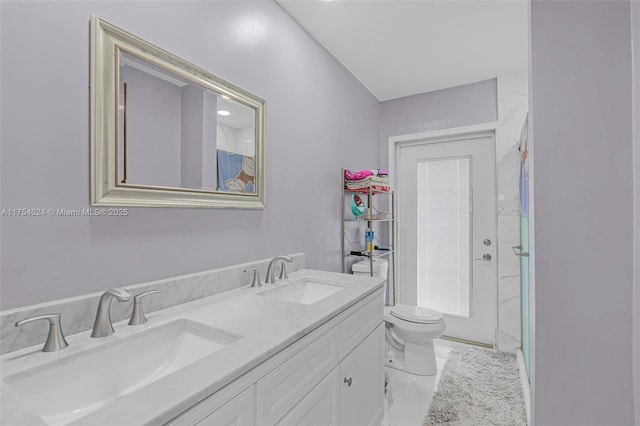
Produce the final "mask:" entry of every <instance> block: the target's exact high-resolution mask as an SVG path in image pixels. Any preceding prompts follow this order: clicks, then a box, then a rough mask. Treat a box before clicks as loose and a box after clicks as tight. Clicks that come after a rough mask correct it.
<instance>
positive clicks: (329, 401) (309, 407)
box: [276, 366, 340, 426]
mask: <svg viewBox="0 0 640 426" xmlns="http://www.w3.org/2000/svg"><path fill="white" fill-rule="evenodd" d="M339 379H340V367H338V366H336V368H334V369H333V371H332V372H331V373H329V374H327V376H326V377H325V378H324V379H322V381H321V382H320V383H318V385H317V386H316V387H315V388H313V390H312V391H311V392H309V393H308V394H307V395H306V396H305V397H304V398H303V399H302V400H301V401H300V402H298V404H296V406H295V407H293V409H292V410H291V411H289V412H288V413H287V415H285V416H284V417H283V418H282V419H280V420H279V421H278V422H277V423H276V425H277V426H294V425H295V426H318V425H327V426H329V425H337V424H338V419H339V412H338V408H339V407H338V405H339V404H340V385H339V383H340V382H339Z"/></svg>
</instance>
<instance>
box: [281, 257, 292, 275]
mask: <svg viewBox="0 0 640 426" xmlns="http://www.w3.org/2000/svg"><path fill="white" fill-rule="evenodd" d="M287 257H288V256H287ZM290 262H293V259H292V258H290V257H288V259H283V261H282V263H281V265H282V268H281V269H280V276H279V277H278V278H279V279H281V280H288V279H289V275H287V263H290Z"/></svg>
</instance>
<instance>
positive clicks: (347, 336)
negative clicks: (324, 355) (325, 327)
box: [339, 291, 384, 359]
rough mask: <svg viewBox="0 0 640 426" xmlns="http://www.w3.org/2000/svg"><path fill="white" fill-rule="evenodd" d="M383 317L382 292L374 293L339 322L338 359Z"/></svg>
mask: <svg viewBox="0 0 640 426" xmlns="http://www.w3.org/2000/svg"><path fill="white" fill-rule="evenodd" d="M383 319H384V293H383V292H382V291H379V292H376V293H374V298H373V299H372V300H370V301H369V303H367V304H366V305H364V306H363V307H362V308H360V309H359V310H357V311H356V312H354V313H353V314H352V315H351V316H349V317H348V318H347V319H345V320H344V321H342V322H341V323H340V327H339V329H340V359H343V358H344V357H345V356H347V355H348V354H349V352H351V351H352V350H353V348H355V347H356V346H358V343H360V342H361V341H362V340H363V339H364V338H365V337H367V336H368V335H369V333H371V331H372V330H373V329H374V328H376V326H378V325H379V324H380V323H381V322H382V321H383Z"/></svg>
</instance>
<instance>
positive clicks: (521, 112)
mask: <svg viewBox="0 0 640 426" xmlns="http://www.w3.org/2000/svg"><path fill="white" fill-rule="evenodd" d="M497 92H498V128H497V129H496V160H497V161H496V163H497V167H498V253H499V256H498V259H499V261H498V336H497V346H498V349H499V350H501V351H507V352H515V351H516V349H517V348H519V347H520V343H521V339H520V327H521V321H520V258H519V257H518V256H516V255H515V254H514V252H513V249H512V247H514V246H518V245H519V244H520V202H519V191H518V183H519V172H520V152H519V150H518V147H519V143H520V132H521V130H522V126H523V124H524V120H525V117H526V115H527V110H528V102H529V100H528V98H529V95H528V92H529V91H528V75H527V73H525V72H523V73H512V74H505V75H501V76H498V84H497Z"/></svg>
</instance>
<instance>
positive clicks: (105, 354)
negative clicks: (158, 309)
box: [4, 319, 240, 425]
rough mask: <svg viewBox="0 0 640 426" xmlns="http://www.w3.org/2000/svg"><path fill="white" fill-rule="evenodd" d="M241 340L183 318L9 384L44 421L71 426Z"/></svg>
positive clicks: (11, 377) (46, 366)
mask: <svg viewBox="0 0 640 426" xmlns="http://www.w3.org/2000/svg"><path fill="white" fill-rule="evenodd" d="M239 338H240V336H236V335H232V334H230V333H227V332H225V331H222V330H218V329H215V328H211V327H207V326H204V325H202V324H199V323H197V322H193V321H189V320H185V319H181V320H177V321H173V322H170V323H168V324H164V325H161V326H158V327H155V328H151V329H149V330H148V331H145V332H143V333H139V334H136V335H132V336H128V337H125V338H122V339H121V340H114V341H113V342H108V343H106V344H105V345H101V346H99V347H95V348H91V349H88V350H86V351H83V352H79V353H76V354H71V355H69V356H68V357H66V358H61V359H60V360H57V361H53V362H51V363H48V364H44V365H40V366H37V367H33V368H31V369H27V370H25V371H21V372H18V373H15V374H12V375H9V376H7V377H5V378H4V380H5V382H6V383H7V384H8V385H9V387H10V388H11V389H12V390H13V391H14V392H15V393H16V394H17V395H18V396H19V397H20V399H21V400H22V401H23V402H24V404H25V405H26V406H28V407H29V408H31V409H32V410H33V411H35V412H36V413H37V414H38V415H40V417H42V418H43V420H45V422H47V423H48V424H53V425H59V424H60V425H61V424H67V423H70V422H72V421H74V420H76V419H79V418H81V417H83V416H85V415H87V414H89V413H91V412H92V411H95V410H97V409H99V408H102V407H104V406H107V405H108V404H109V403H111V402H113V401H114V400H116V399H117V398H118V397H121V396H123V395H126V394H128V393H131V392H133V391H135V390H137V389H140V388H142V387H143V386H145V385H148V384H149V383H151V382H153V381H155V380H158V379H160V378H162V377H164V376H166V375H168V374H170V373H173V372H174V371H177V370H179V369H181V368H183V367H185V366H187V365H189V364H191V363H193V362H195V361H197V360H199V359H201V358H203V357H205V356H207V355H209V354H212V353H214V352H216V351H219V350H220V349H222V348H224V347H225V346H226V345H228V344H230V343H232V342H233V341H235V340H238V339H239Z"/></svg>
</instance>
